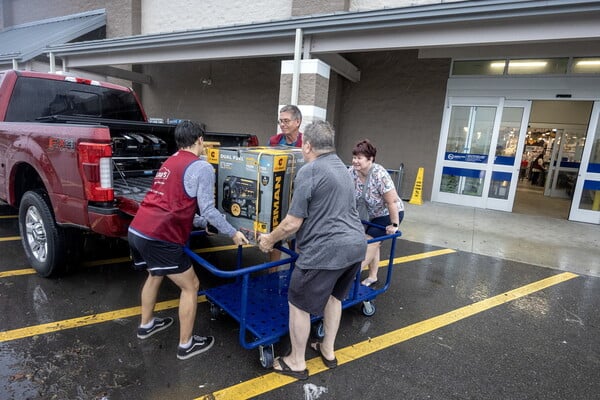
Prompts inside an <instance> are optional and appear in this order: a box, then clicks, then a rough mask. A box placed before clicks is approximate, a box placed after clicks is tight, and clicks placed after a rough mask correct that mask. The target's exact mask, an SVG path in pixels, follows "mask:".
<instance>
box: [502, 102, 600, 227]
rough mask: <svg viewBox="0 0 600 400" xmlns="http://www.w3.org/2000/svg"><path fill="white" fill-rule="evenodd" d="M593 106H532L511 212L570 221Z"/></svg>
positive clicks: (584, 104)
mask: <svg viewBox="0 0 600 400" xmlns="http://www.w3.org/2000/svg"><path fill="white" fill-rule="evenodd" d="M592 106H593V102H591V101H533V102H532V107H531V114H530V118H529V123H528V129H527V136H526V139H525V146H524V148H523V154H522V159H521V168H520V174H519V182H518V185H517V191H516V194H515V201H514V204H513V212H515V213H520V214H529V215H540V216H547V217H552V218H559V219H568V218H569V210H570V208H571V204H572V202H573V194H574V190H575V184H576V181H577V175H578V171H579V167H580V163H581V158H582V153H583V148H584V144H585V140H586V132H587V128H588V124H589V121H590V115H591V111H592ZM538 159H541V160H542V161H539V165H540V166H539V167H538V168H536V166H537V165H538ZM541 168H543V170H542V169H541Z"/></svg>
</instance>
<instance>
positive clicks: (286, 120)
mask: <svg viewBox="0 0 600 400" xmlns="http://www.w3.org/2000/svg"><path fill="white" fill-rule="evenodd" d="M292 121H295V120H293V119H278V120H277V123H278V124H279V125H289V124H290V122H292Z"/></svg>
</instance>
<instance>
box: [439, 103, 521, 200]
mask: <svg viewBox="0 0 600 400" xmlns="http://www.w3.org/2000/svg"><path fill="white" fill-rule="evenodd" d="M530 107H531V103H530V102H528V101H504V99H503V98H495V99H482V98H476V99H470V98H451V99H450V101H449V107H448V109H447V110H446V112H445V113H444V117H443V125H442V135H441V140H440V147H439V149H438V163H437V167H436V171H435V175H434V182H433V185H434V186H433V187H434V191H433V193H432V200H433V201H440V202H444V203H451V204H459V205H467V206H473V207H480V208H490V209H495V210H503V211H511V210H512V204H513V201H514V196H515V193H516V187H517V183H518V179H519V167H520V161H521V154H522V152H523V146H524V143H525V134H526V127H527V124H526V121H527V120H528V118H529V111H530Z"/></svg>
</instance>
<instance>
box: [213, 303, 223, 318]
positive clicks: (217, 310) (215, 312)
mask: <svg viewBox="0 0 600 400" xmlns="http://www.w3.org/2000/svg"><path fill="white" fill-rule="evenodd" d="M219 314H221V309H220V308H219V307H217V306H216V305H215V304H214V303H210V319H212V320H215V319H217V318H218V317H219Z"/></svg>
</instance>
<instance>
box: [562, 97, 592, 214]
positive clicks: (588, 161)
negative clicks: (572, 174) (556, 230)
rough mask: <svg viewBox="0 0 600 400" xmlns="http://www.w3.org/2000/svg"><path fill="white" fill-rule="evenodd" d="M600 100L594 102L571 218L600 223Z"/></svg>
mask: <svg viewBox="0 0 600 400" xmlns="http://www.w3.org/2000/svg"><path fill="white" fill-rule="evenodd" d="M599 118H600V101H596V102H594V107H593V109H592V116H591V119H590V125H589V127H588V133H587V138H586V140H585V145H584V147H583V154H582V157H581V166H580V168H579V173H578V174H577V183H576V184H575V190H574V193H573V203H572V205H571V212H570V213H569V220H571V221H579V222H589V223H592V224H600V123H598V119H599Z"/></svg>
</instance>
